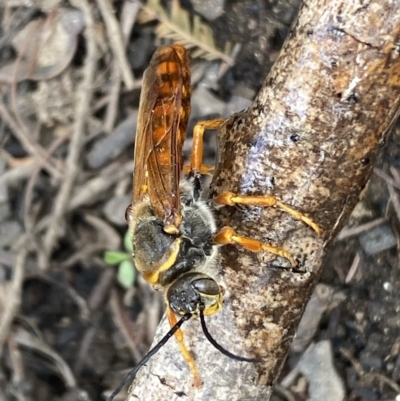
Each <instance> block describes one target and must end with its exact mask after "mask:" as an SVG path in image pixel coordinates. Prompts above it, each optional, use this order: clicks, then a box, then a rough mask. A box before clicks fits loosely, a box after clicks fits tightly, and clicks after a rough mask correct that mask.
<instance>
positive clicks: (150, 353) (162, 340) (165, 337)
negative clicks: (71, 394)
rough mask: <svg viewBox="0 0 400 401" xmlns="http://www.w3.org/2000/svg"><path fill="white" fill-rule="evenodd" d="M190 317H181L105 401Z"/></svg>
mask: <svg viewBox="0 0 400 401" xmlns="http://www.w3.org/2000/svg"><path fill="white" fill-rule="evenodd" d="M191 317H192V315H191V314H189V313H187V314H186V315H184V316H182V318H181V319H179V321H178V322H177V323H176V324H175V326H173V327H172V328H171V330H170V331H169V332H168V333H167V334H166V335H165V336H164V337H163V338H162V339H161V340H160V342H159V343H158V344H157V345H156V346H155V347H154V348H152V349H151V350H150V351H149V352H148V353H147V354H146V355H145V356H144V357H143V359H142V360H141V361H140V362H139V363H138V364H137V365H136V366H135V367H134V368H133V369H132V370H131V371H130V372H129V373H128V374H127V375H126V377H125V379H124V380H122V382H121V383H120V384H119V386H118V387H117V388H116V389H115V390H114V392H113V393H112V394H111V395H110V396H109V397H108V398H107V400H106V401H112V400H113V399H114V397H115V396H116V395H117V394H118V393H119V392H120V391H121V390H122V388H123V387H124V386H125V384H126V383H128V381H130V380H132V379H133V378H134V377H135V376H136V373H137V372H138V371H139V369H140V368H141V367H142V366H144V365H145V364H146V362H147V361H148V360H149V359H150V358H151V357H152V356H153V355H155V354H156V353H157V352H158V351H159V350H160V349H161V347H162V346H163V345H165V344H166V343H167V341H168V340H169V339H170V338H171V337H172V336H173V335H174V334H175V333H176V331H177V330H178V329H179V328H180V327H181V326H182V324H183V323H184V322H186V321H187V320H189V319H190V318H191Z"/></svg>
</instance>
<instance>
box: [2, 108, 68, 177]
mask: <svg viewBox="0 0 400 401" xmlns="http://www.w3.org/2000/svg"><path fill="white" fill-rule="evenodd" d="M0 117H1V119H2V120H3V121H4V122H5V123H6V124H7V125H8V126H9V127H10V128H11V130H12V131H13V135H15V137H16V138H17V139H18V141H19V142H20V143H21V145H22V147H23V148H24V149H25V150H26V151H27V152H28V153H29V154H30V155H32V156H33V157H34V158H35V160H36V161H37V162H38V163H39V164H40V165H41V166H43V168H44V169H46V170H47V172H48V173H50V174H51V175H52V176H53V177H55V178H57V179H62V178H63V174H62V173H61V172H60V171H59V170H58V169H57V168H56V167H54V166H53V165H52V164H51V163H50V162H49V161H48V158H49V156H48V154H47V153H46V151H45V150H44V149H43V148H42V147H41V146H40V145H38V144H36V143H34V142H33V141H32V139H31V138H30V137H29V135H28V134H27V133H26V132H25V131H24V130H23V129H21V128H20V127H19V126H18V124H17V123H16V122H15V121H14V119H13V118H12V117H11V115H10V113H9V112H8V110H7V108H6V107H5V105H4V103H2V102H0Z"/></svg>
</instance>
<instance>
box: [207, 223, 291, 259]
mask: <svg viewBox="0 0 400 401" xmlns="http://www.w3.org/2000/svg"><path fill="white" fill-rule="evenodd" d="M214 241H215V242H216V243H217V244H221V245H227V244H239V245H241V246H242V247H243V248H245V249H248V250H249V251H252V252H261V251H267V252H270V253H273V254H274V255H278V256H282V257H284V258H286V259H287V260H289V262H290V263H291V265H292V266H293V267H295V266H297V262H296V261H295V260H294V259H293V257H292V255H291V254H290V252H288V251H286V250H285V249H283V248H279V247H277V246H273V245H268V244H264V243H263V242H260V241H258V240H256V239H252V238H247V237H242V236H241V235H238V234H237V233H236V231H235V230H234V229H233V228H231V227H224V228H222V229H221V230H220V231H219V232H218V233H217V235H216V236H215V237H214Z"/></svg>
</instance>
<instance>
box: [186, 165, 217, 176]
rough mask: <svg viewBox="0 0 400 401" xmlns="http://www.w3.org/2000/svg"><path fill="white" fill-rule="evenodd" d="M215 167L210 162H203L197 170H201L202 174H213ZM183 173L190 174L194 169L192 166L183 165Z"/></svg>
mask: <svg viewBox="0 0 400 401" xmlns="http://www.w3.org/2000/svg"><path fill="white" fill-rule="evenodd" d="M214 169H215V167H214V166H211V165H210V164H202V165H201V166H200V168H199V169H198V170H196V171H197V172H200V174H201V175H206V174H212V172H213V171H214ZM182 171H183V174H189V173H191V172H192V171H193V169H192V166H190V165H189V166H183V169H182Z"/></svg>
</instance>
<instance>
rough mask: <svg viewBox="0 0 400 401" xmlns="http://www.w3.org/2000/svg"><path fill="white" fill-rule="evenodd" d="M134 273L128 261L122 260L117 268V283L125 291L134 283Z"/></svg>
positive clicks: (131, 264)
mask: <svg viewBox="0 0 400 401" xmlns="http://www.w3.org/2000/svg"><path fill="white" fill-rule="evenodd" d="M135 277H136V271H135V268H134V267H133V263H132V262H131V261H130V260H124V261H123V262H121V263H120V264H119V266H118V281H119V283H120V284H121V285H122V286H123V287H124V288H126V289H128V288H130V287H131V286H132V284H133V283H134V282H135Z"/></svg>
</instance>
